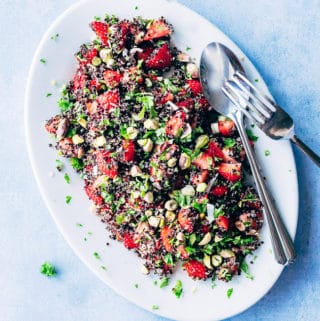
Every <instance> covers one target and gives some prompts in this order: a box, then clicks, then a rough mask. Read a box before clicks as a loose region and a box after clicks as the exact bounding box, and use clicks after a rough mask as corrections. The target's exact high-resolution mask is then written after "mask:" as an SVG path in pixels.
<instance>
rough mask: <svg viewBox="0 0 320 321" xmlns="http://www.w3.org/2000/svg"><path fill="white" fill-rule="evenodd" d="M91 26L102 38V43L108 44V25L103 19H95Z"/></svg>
mask: <svg viewBox="0 0 320 321" xmlns="http://www.w3.org/2000/svg"><path fill="white" fill-rule="evenodd" d="M91 28H92V30H93V31H94V32H95V33H96V34H97V36H98V37H99V38H100V40H101V42H102V44H103V45H104V46H106V45H107V43H108V25H107V24H105V23H104V22H101V21H93V22H91Z"/></svg>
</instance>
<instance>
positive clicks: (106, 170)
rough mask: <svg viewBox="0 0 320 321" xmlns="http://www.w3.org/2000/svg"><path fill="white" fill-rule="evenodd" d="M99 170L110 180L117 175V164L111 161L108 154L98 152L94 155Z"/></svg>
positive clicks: (106, 152)
mask: <svg viewBox="0 0 320 321" xmlns="http://www.w3.org/2000/svg"><path fill="white" fill-rule="evenodd" d="M96 161H97V165H98V168H99V170H100V171H101V172H102V173H103V174H105V175H106V176H108V177H110V178H114V177H116V176H117V175H118V164H117V163H116V162H115V161H114V160H113V159H112V157H111V155H110V152H108V151H100V152H98V153H97V154H96Z"/></svg>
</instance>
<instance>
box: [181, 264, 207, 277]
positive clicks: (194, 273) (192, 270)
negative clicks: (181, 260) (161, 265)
mask: <svg viewBox="0 0 320 321" xmlns="http://www.w3.org/2000/svg"><path fill="white" fill-rule="evenodd" d="M183 267H184V268H185V270H186V271H187V273H188V275H189V276H190V277H191V278H194V279H205V278H206V277H207V275H206V268H205V266H204V265H203V264H202V263H200V262H199V261H197V260H190V261H189V262H186V263H185V264H184V266H183Z"/></svg>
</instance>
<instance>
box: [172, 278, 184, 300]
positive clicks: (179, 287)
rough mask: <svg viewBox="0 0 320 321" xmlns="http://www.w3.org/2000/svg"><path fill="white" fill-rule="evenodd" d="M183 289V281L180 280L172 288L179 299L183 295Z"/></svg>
mask: <svg viewBox="0 0 320 321" xmlns="http://www.w3.org/2000/svg"><path fill="white" fill-rule="evenodd" d="M182 291H183V288H182V282H181V281H180V280H177V282H176V284H175V286H174V287H173V288H172V292H173V294H174V295H175V296H176V297H177V298H178V299H179V298H180V297H181V294H182Z"/></svg>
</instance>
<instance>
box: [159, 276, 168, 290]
mask: <svg viewBox="0 0 320 321" xmlns="http://www.w3.org/2000/svg"><path fill="white" fill-rule="evenodd" d="M169 280H170V279H169V278H168V277H164V278H162V279H161V280H160V284H159V287H160V288H161V289H162V288H164V287H166V286H168V284H169Z"/></svg>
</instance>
